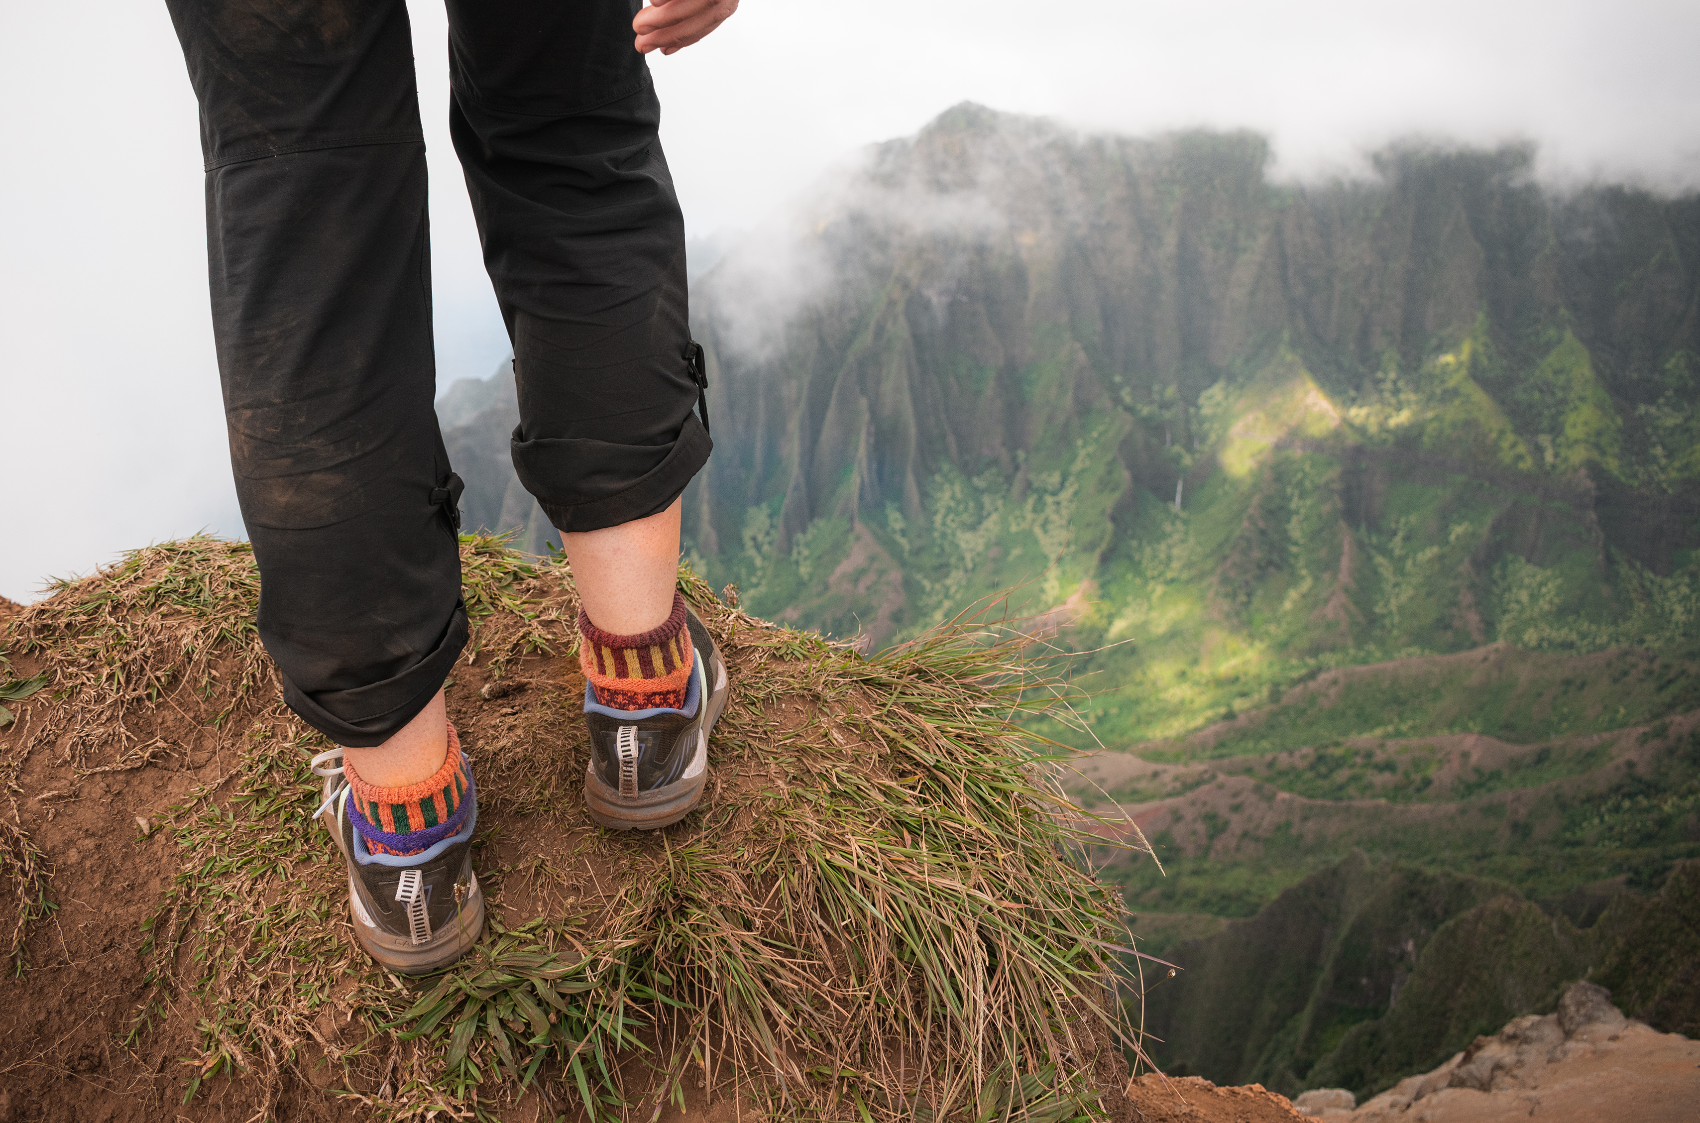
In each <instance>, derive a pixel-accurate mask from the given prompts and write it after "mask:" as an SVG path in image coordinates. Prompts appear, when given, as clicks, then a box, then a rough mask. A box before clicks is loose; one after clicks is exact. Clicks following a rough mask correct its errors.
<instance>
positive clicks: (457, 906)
mask: <svg viewBox="0 0 1700 1123" xmlns="http://www.w3.org/2000/svg"><path fill="white" fill-rule="evenodd" d="M450 744H451V745H454V746H455V751H457V752H458V751H459V746H458V743H457V742H456V741H455V740H453V739H452V738H451V741H450ZM462 759H463V760H464V759H465V757H464V755H463V757H462ZM333 762H334V763H333ZM312 769H313V774H314V775H316V776H323V777H324V778H325V800H324V802H323V803H322V804H320V805H319V810H318V812H317V813H316V817H317V818H318V819H319V821H320V822H322V823H323V824H324V825H325V827H326V828H327V829H328V830H329V831H330V832H331V837H332V838H334V839H336V844H337V848H338V849H339V850H341V851H342V857H343V861H344V862H345V863H347V865H348V906H349V911H350V912H351V913H353V914H354V938H355V939H357V940H358V941H360V946H361V947H363V948H365V949H366V952H367V954H368V955H370V956H371V957H372V958H373V959H375V960H377V961H378V963H379V965H380V966H382V967H384V968H386V969H388V970H390V971H395V972H397V973H399V974H403V975H422V974H425V973H426V972H428V971H435V970H437V969H438V968H439V967H447V966H448V965H449V964H451V963H453V962H454V961H455V960H457V959H459V958H460V957H461V956H463V955H465V954H466V953H467V951H468V950H470V949H471V947H472V945H473V944H475V943H477V942H478V934H479V932H480V931H482V930H483V928H484V894H483V892H481V891H480V890H479V888H478V877H477V875H476V874H474V873H473V872H472V834H473V831H474V830H475V829H477V826H478V803H477V799H478V793H477V791H476V789H473V790H469V791H468V792H467V793H466V799H467V800H468V801H470V802H471V804H472V807H471V810H470V812H469V813H468V815H467V821H466V825H465V826H464V827H462V828H461V829H460V830H459V831H457V832H456V833H455V834H454V835H452V836H451V837H449V838H445V839H442V840H441V841H439V842H437V843H436V844H434V845H432V846H430V847H429V848H427V849H426V850H424V851H422V852H421V853H418V854H409V855H407V856H406V857H401V856H398V855H395V854H382V853H374V852H373V851H372V850H371V849H370V848H369V847H368V846H367V845H366V840H365V838H364V837H362V836H361V834H360V832H359V831H357V830H355V829H354V823H353V821H352V820H351V819H350V818H349V809H348V800H349V796H350V795H351V794H352V789H351V788H350V787H349V785H348V779H347V777H346V776H345V775H344V774H343V764H342V750H341V749H331V750H329V751H326V752H322V753H320V754H318V755H317V756H315V757H314V758H313V761H312ZM466 775H467V777H468V784H469V788H470V787H471V783H470V781H471V776H472V771H471V768H470V766H469V767H468V768H467V773H466Z"/></svg>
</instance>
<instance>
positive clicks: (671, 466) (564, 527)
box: [514, 413, 714, 534]
mask: <svg viewBox="0 0 1700 1123" xmlns="http://www.w3.org/2000/svg"><path fill="white" fill-rule="evenodd" d="M537 443H539V442H530V444H532V445H536V444H537ZM562 443H567V442H562ZM515 444H516V446H517V445H518V444H519V442H515ZM713 451H714V442H713V441H712V440H710V439H709V436H708V431H707V430H706V429H704V428H703V427H702V422H701V421H698V420H697V416H696V414H694V413H691V414H687V415H686V416H685V423H684V425H683V426H681V427H680V429H679V439H678V440H677V441H675V442H673V448H672V451H671V452H669V453H668V454H667V456H666V457H665V458H664V459H663V460H662V461H661V463H660V464H657V465H656V466H655V467H654V468H652V469H651V470H650V471H649V472H647V473H645V474H644V475H643V476H641V477H639V478H638V479H637V480H636V481H635V482H633V483H632V484H631V485H630V486H628V487H626V488H624V489H622V490H620V491H617V492H615V493H614V494H612V495H609V496H606V497H602V498H598V499H593V500H589V501H586V502H580V503H560V502H556V501H555V500H553V499H551V498H550V497H548V496H547V495H539V494H538V492H539V491H540V490H541V488H539V487H537V486H534V485H536V484H538V483H539V482H540V481H538V480H537V479H536V477H535V476H533V475H532V474H531V473H530V472H529V471H527V466H523V465H522V463H521V460H522V458H521V456H520V455H519V454H518V452H517V450H516V454H515V456H514V467H515V468H516V469H518V470H519V474H520V480H521V482H522V483H524V484H525V485H526V487H527V489H528V490H530V491H531V493H532V494H533V495H535V496H537V503H538V506H540V507H542V508H543V513H544V514H545V515H547V516H549V521H550V522H551V523H553V524H554V526H555V529H557V530H559V531H561V532H562V533H563V534H577V533H583V532H585V531H590V530H604V529H606V528H608V527H611V526H620V525H622V524H624V523H629V522H634V521H636V520H637V519H643V518H648V517H649V516H650V515H655V514H659V513H660V512H662V511H665V510H666V509H667V507H668V506H669V505H670V504H671V503H672V502H673V500H675V499H677V498H678V497H679V495H680V493H681V492H683V491H684V490H685V485H686V484H688V483H690V482H691V479H692V477H694V476H695V475H696V474H697V473H698V472H699V471H701V470H702V466H703V465H704V464H707V463H708V457H709V454H710V453H711V452H713Z"/></svg>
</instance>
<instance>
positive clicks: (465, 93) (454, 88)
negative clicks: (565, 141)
mask: <svg viewBox="0 0 1700 1123" xmlns="http://www.w3.org/2000/svg"><path fill="white" fill-rule="evenodd" d="M651 84H652V81H651V75H650V73H649V71H648V70H647V69H646V70H645V71H644V74H643V77H641V78H639V79H638V80H637V81H635V82H633V83H632V84H631V85H629V86H623V87H621V88H619V89H618V90H616V91H615V92H614V93H612V94H610V95H609V96H607V97H605V98H603V99H602V100H601V101H598V102H592V103H590V104H587V105H574V106H570V107H568V108H566V109H542V110H540V109H539V108H538V107H537V103H536V101H535V100H531V101H527V100H522V99H519V98H505V97H502V96H500V95H499V94H497V95H480V94H478V93H477V92H476V91H474V90H471V89H468V88H466V87H465V86H463V85H455V84H451V86H450V89H451V92H452V93H453V94H454V96H455V97H457V98H458V97H463V98H465V99H466V100H467V101H468V102H470V103H472V104H473V105H476V106H477V107H478V108H480V109H486V110H489V111H491V112H493V113H506V114H510V115H512V116H514V117H536V118H538V119H540V120H561V119H564V118H567V117H582V116H583V115H584V114H586V113H594V112H596V111H597V110H598V109H602V108H604V107H605V106H609V105H613V104H614V103H615V102H617V101H625V100H626V99H627V98H629V97H632V96H633V95H635V94H641V93H643V92H644V90H645V89H647V88H648V87H649V86H650V85H651ZM522 107H524V108H522Z"/></svg>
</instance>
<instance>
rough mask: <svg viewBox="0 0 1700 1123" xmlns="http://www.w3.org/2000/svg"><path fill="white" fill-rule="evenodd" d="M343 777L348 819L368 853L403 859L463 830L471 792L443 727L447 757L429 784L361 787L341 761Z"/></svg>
mask: <svg viewBox="0 0 1700 1123" xmlns="http://www.w3.org/2000/svg"><path fill="white" fill-rule="evenodd" d="M342 765H343V774H344V775H345V776H347V777H348V786H349V788H350V791H349V795H348V818H349V821H350V822H352V823H353V824H354V829H355V830H356V831H359V832H360V837H361V838H364V839H365V840H366V848H367V849H368V850H370V851H371V852H372V853H374V854H393V855H396V856H398V857H403V858H405V857H407V856H409V855H412V854H418V853H420V852H422V851H424V850H427V849H429V848H430V847H432V846H435V845H436V844H437V843H439V842H441V841H442V840H443V839H445V838H452V837H453V836H454V835H457V834H459V833H460V832H461V831H462V830H464V829H465V828H466V820H467V816H468V815H470V814H471V813H472V806H473V803H474V802H475V801H476V800H477V798H478V796H477V792H476V791H475V790H474V788H473V786H472V769H471V768H470V767H469V766H468V765H467V761H466V758H465V757H463V756H461V754H460V736H459V735H458V734H456V733H455V727H454V726H453V725H452V724H451V725H450V726H449V754H448V756H447V757H445V758H444V760H443V766H442V767H441V768H439V769H437V774H436V775H435V776H432V777H431V778H430V779H429V780H421V781H419V782H418V783H417V784H405V785H403V786H401V787H397V788H380V787H378V786H377V785H376V784H370V783H367V782H366V781H365V780H362V779H361V778H360V777H359V775H357V774H356V773H355V771H354V765H353V763H352V762H351V761H349V759H348V758H347V757H346V756H345V757H343V758H342Z"/></svg>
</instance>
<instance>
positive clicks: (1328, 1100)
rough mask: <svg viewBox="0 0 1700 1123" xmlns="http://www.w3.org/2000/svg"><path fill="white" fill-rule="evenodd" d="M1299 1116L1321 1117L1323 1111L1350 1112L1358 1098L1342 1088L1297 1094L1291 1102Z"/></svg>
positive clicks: (1318, 1089)
mask: <svg viewBox="0 0 1700 1123" xmlns="http://www.w3.org/2000/svg"><path fill="white" fill-rule="evenodd" d="M1293 1106H1294V1107H1296V1108H1298V1109H1299V1114H1300V1115H1321V1114H1322V1113H1323V1112H1325V1111H1351V1110H1352V1109H1353V1108H1355V1107H1357V1106H1358V1098H1357V1097H1356V1096H1354V1095H1352V1093H1350V1092H1348V1091H1347V1090H1346V1089H1344V1088H1312V1089H1311V1090H1310V1091H1308V1092H1301V1093H1299V1097H1298V1098H1297V1099H1296V1100H1294V1101H1293Z"/></svg>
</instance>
